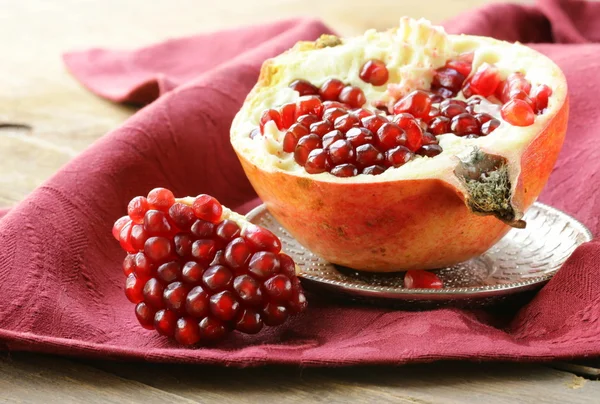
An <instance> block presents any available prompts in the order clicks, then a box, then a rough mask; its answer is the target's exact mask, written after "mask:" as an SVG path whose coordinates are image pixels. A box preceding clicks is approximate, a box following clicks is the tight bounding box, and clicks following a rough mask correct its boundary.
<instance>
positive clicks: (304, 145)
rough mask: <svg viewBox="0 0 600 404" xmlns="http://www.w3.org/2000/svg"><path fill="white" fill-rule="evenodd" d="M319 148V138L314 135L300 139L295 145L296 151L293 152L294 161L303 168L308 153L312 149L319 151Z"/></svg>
mask: <svg viewBox="0 0 600 404" xmlns="http://www.w3.org/2000/svg"><path fill="white" fill-rule="evenodd" d="M321 146H322V145H321V138H320V137H319V136H318V135H315V134H314V133H311V134H310V135H307V136H303V137H301V138H300V140H298V144H297V145H296V150H294V160H295V161H296V163H298V164H299V165H301V166H304V165H305V164H306V160H307V159H308V155H309V154H310V152H311V151H313V150H314V149H320V148H321Z"/></svg>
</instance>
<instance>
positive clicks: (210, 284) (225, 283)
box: [202, 265, 233, 292]
mask: <svg viewBox="0 0 600 404" xmlns="http://www.w3.org/2000/svg"><path fill="white" fill-rule="evenodd" d="M232 281H233V274H232V273H231V271H230V270H229V269H227V267H225V266H223V265H213V266H211V267H209V268H208V269H207V270H206V271H205V272H204V274H203V275H202V283H203V284H204V286H206V288H208V289H209V290H212V291H214V292H217V291H220V290H225V289H227V288H229V286H230V285H231V282H232Z"/></svg>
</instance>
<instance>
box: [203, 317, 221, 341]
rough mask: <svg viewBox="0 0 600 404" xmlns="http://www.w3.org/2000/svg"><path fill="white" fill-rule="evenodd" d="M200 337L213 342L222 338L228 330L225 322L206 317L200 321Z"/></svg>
mask: <svg viewBox="0 0 600 404" xmlns="http://www.w3.org/2000/svg"><path fill="white" fill-rule="evenodd" d="M199 326H200V337H201V338H202V340H204V341H206V342H213V341H218V340H220V339H222V338H223V337H224V336H225V334H226V333H227V330H226V329H225V326H224V325H223V323H221V322H220V321H219V320H217V319H214V318H212V317H205V318H203V319H202V321H200V324H199Z"/></svg>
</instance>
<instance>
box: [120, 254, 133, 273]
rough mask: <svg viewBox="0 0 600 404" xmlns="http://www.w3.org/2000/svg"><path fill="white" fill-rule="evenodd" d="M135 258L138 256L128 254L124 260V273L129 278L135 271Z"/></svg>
mask: <svg viewBox="0 0 600 404" xmlns="http://www.w3.org/2000/svg"><path fill="white" fill-rule="evenodd" d="M135 256H136V254H127V256H126V257H125V259H124V260H123V273H124V274H125V276H129V275H130V274H132V273H133V272H134V271H135Z"/></svg>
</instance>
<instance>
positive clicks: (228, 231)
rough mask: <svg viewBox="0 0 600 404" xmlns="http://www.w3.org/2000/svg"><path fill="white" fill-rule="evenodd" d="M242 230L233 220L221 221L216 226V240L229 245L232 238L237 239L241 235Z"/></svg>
mask: <svg viewBox="0 0 600 404" xmlns="http://www.w3.org/2000/svg"><path fill="white" fill-rule="evenodd" d="M241 231H242V229H240V226H238V224H237V223H236V222H234V221H233V220H228V219H226V220H223V221H222V222H221V223H219V225H218V226H217V229H216V230H215V235H216V236H217V238H218V239H219V240H221V241H223V242H225V243H229V242H230V241H231V240H233V239H234V238H236V237H238V236H239V235H240V233H241Z"/></svg>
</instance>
